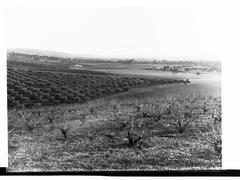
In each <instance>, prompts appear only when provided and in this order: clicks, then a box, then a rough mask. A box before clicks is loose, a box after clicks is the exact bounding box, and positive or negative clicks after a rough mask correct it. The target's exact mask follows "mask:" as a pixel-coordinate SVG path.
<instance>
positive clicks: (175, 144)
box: [8, 94, 222, 171]
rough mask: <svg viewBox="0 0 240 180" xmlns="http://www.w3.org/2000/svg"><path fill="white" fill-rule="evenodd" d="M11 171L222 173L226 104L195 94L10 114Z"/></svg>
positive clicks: (28, 110) (218, 98) (94, 103)
mask: <svg viewBox="0 0 240 180" xmlns="http://www.w3.org/2000/svg"><path fill="white" fill-rule="evenodd" d="M8 119H9V120H8V128H9V133H8V134H9V136H8V137H9V166H8V167H9V171H94V170H174V169H178V170H179V169H180V170H181V169H184V170H186V169H195V170H199V169H209V168H212V169H213V168H220V167H221V158H222V141H221V121H222V118H221V98H220V97H215V96H211V95H196V94H189V95H187V96H179V95H176V96H168V97H164V98H158V97H153V98H145V99H142V100H139V99H135V100H124V101H121V102H117V103H116V102H115V100H114V99H112V100H111V101H106V100H104V99H100V100H93V101H91V102H88V103H86V104H82V105H73V106H67V105H66V106H54V107H49V108H46V107H42V108H40V109H39V108H37V109H27V110H26V109H25V110H18V111H10V112H9V114H8Z"/></svg>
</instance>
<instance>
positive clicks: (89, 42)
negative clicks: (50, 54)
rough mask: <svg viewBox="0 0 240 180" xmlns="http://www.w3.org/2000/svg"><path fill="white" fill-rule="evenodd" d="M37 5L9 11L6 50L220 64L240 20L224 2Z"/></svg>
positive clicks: (107, 2) (131, 0) (118, 2)
mask: <svg viewBox="0 0 240 180" xmlns="http://www.w3.org/2000/svg"><path fill="white" fill-rule="evenodd" d="M35 2H36V1H35ZM37 2H38V3H31V1H26V3H25V4H21V3H18V5H16V4H15V5H14V6H9V8H8V9H7V47H8V48H33V49H43V50H54V51H62V52H67V53H77V54H89V55H99V56H105V57H159V58H165V59H190V60H194V59H197V60H220V59H221V51H222V43H223V42H224V40H225V38H226V34H225V32H226V28H228V27H226V26H227V23H229V22H231V21H233V19H231V17H235V16H236V15H238V17H240V16H239V15H240V13H239V9H237V8H234V3H227V1H203V0H201V1H200V0H199V1H198V0H189V1H187V0H186V1H174V0H168V1H160V0H158V1H154V0H153V1H149V0H148V1H147V0H146V1H142V0H138V1H135V0H128V1H125V0H124V1H123V0H121V1H120V0H119V1H118V0H111V1H106V0H104V1H103V0H102V1H80V0H78V1H56V2H58V3H55V2H54V1H51V3H49V2H50V1H37ZM100 2H101V3H100ZM234 13H235V14H234Z"/></svg>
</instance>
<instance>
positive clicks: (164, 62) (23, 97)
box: [1, 0, 236, 173]
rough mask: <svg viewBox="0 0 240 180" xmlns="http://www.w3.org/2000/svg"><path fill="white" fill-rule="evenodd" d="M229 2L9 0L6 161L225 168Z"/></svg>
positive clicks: (34, 168) (28, 168)
mask: <svg viewBox="0 0 240 180" xmlns="http://www.w3.org/2000/svg"><path fill="white" fill-rule="evenodd" d="M224 3H226V1H221V2H220V3H217V2H216V1H208V2H206V1H198V0H193V1H187V0H186V1H175V0H171V1H164V0H162V1H154V0H153V1H144V0H141V1H135V0H129V1H125V0H124V1H120V0H117V1H107V0H101V1H85V0H82V1H69V2H68V1H43V2H41V1H33V2H30V1H24V3H23V4H18V3H12V4H11V3H10V4H9V5H8V6H7V7H6V23H5V24H6V47H5V48H6V52H5V54H6V60H5V61H6V64H5V65H6V66H5V71H6V102H7V105H6V107H7V115H6V116H7V148H8V167H7V172H9V173H16V172H29V173H31V172H32V173H33V172H41V173H47V172H55V173H58V172H66V173H67V172H99V171H104V172H116V171H117V172H121V171H125V172H126V171H128V172H129V173H131V171H134V172H136V171H139V172H141V171H142V172H144V171H156V172H158V171H169V170H177V171H188V170H201V171H204V170H214V171H215V170H221V169H223V162H222V161H223V157H224V155H225V154H223V148H222V147H223V143H222V142H223V136H222V135H223V131H222V128H223V121H225V122H226V119H224V118H222V68H224V67H223V65H222V63H223V61H222V60H223V57H222V55H221V47H222V46H221V41H220V39H219V38H220V36H222V32H223V30H224V29H221V28H222V27H223V26H224V25H223V23H224V22H225V21H228V20H226V19H224V17H225V16H224V13H223V10H224V8H225V7H226V6H225V4H224ZM234 10H235V9H232V12H234ZM1 61H2V59H1ZM235 141H236V140H235Z"/></svg>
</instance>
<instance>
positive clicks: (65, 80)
mask: <svg viewBox="0 0 240 180" xmlns="http://www.w3.org/2000/svg"><path fill="white" fill-rule="evenodd" d="M177 82H184V81H183V80H174V79H159V78H158V79H157V78H139V77H127V76H119V75H114V74H108V73H104V72H96V71H91V70H85V69H82V70H70V69H67V68H66V67H65V66H54V65H49V64H48V65H46V64H37V63H31V62H14V61H12V62H8V68H7V87H8V89H7V94H8V108H23V107H26V108H31V107H33V106H42V105H44V106H45V105H46V106H48V105H57V104H73V103H84V102H86V101H88V100H91V99H94V98H99V97H103V96H107V95H112V94H115V93H120V92H125V91H128V90H129V89H130V88H133V87H142V86H152V85H161V84H169V83H177Z"/></svg>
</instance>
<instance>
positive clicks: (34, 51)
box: [8, 48, 147, 61]
mask: <svg viewBox="0 0 240 180" xmlns="http://www.w3.org/2000/svg"><path fill="white" fill-rule="evenodd" d="M10 52H15V53H22V54H29V55H39V56H54V57H62V58H80V59H94V60H106V61H118V60H131V59H134V60H138V61H143V60H146V59H147V58H123V57H118V58H117V57H104V56H97V55H89V54H70V53H64V52H59V51H49V50H40V49H17V48H16V49H15V48H10V49H8V53H10Z"/></svg>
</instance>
